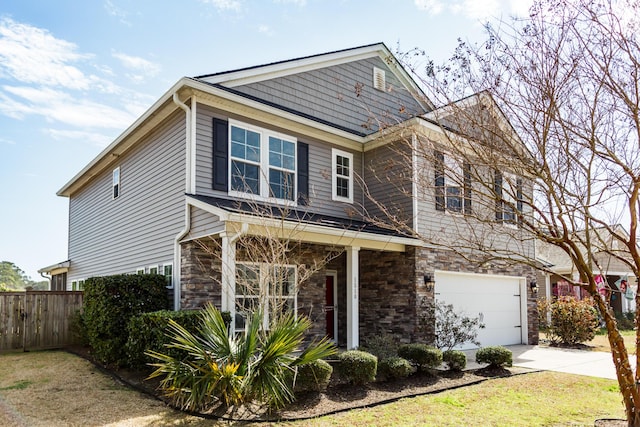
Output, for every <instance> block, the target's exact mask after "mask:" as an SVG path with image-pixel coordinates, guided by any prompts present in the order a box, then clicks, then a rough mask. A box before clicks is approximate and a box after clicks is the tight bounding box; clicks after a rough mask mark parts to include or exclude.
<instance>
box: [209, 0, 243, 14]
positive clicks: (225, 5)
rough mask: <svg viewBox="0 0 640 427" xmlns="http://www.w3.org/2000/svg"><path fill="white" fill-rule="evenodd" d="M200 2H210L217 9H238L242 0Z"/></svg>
mask: <svg viewBox="0 0 640 427" xmlns="http://www.w3.org/2000/svg"><path fill="white" fill-rule="evenodd" d="M200 2H202V3H204V4H211V5H213V6H214V7H215V8H216V9H218V10H235V11H239V10H240V9H241V8H242V2H241V1H240V0H200Z"/></svg>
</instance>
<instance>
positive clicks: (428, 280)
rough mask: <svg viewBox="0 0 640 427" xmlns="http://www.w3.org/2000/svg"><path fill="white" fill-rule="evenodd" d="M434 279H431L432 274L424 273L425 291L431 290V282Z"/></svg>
mask: <svg viewBox="0 0 640 427" xmlns="http://www.w3.org/2000/svg"><path fill="white" fill-rule="evenodd" d="M434 282H435V280H434V279H433V275H431V274H425V275H424V285H425V286H426V288H427V292H433V284H434Z"/></svg>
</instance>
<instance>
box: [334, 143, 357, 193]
mask: <svg viewBox="0 0 640 427" xmlns="http://www.w3.org/2000/svg"><path fill="white" fill-rule="evenodd" d="M338 156H341V157H346V158H348V159H349V177H348V178H349V197H341V196H338V195H336V190H337V187H338V183H337V182H336V181H337V179H338V167H337V157H338ZM340 177H341V178H345V176H344V175H340ZM331 200H334V201H336V202H346V203H353V154H352V153H348V152H346V151H342V150H338V149H337V148H332V149H331Z"/></svg>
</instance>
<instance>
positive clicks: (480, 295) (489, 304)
mask: <svg viewBox="0 0 640 427" xmlns="http://www.w3.org/2000/svg"><path fill="white" fill-rule="evenodd" d="M435 280H436V283H435V293H436V295H435V297H436V301H437V302H440V303H445V304H452V305H453V306H454V308H455V311H457V312H459V311H462V312H464V313H465V315H467V316H469V317H480V319H481V321H482V323H484V325H485V327H484V329H480V330H479V331H478V340H479V341H480V345H481V346H482V347H486V346H489V345H511V344H521V343H522V342H523V339H522V337H523V328H526V304H525V305H524V312H523V304H522V303H521V300H520V298H521V296H520V294H521V286H520V284H521V283H524V279H521V278H517V277H505V276H493V275H484V274H465V273H454V272H436V274H435ZM522 298H526V294H525V295H523V296H522ZM474 347H475V346H474V345H473V344H469V343H467V344H465V345H464V346H462V348H463V349H467V348H474Z"/></svg>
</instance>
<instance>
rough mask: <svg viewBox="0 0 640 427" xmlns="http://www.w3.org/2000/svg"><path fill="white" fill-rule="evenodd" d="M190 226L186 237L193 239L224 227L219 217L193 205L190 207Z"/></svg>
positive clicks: (213, 232)
mask: <svg viewBox="0 0 640 427" xmlns="http://www.w3.org/2000/svg"><path fill="white" fill-rule="evenodd" d="M190 215H191V228H190V229H189V234H188V235H187V237H186V239H194V238H199V237H203V236H209V235H212V234H215V233H217V232H219V231H222V230H223V229H224V224H223V223H222V222H220V218H218V217H217V216H215V215H212V214H210V213H209V212H206V211H203V210H202V209H198V208H196V207H194V206H192V207H191V208H190Z"/></svg>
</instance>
